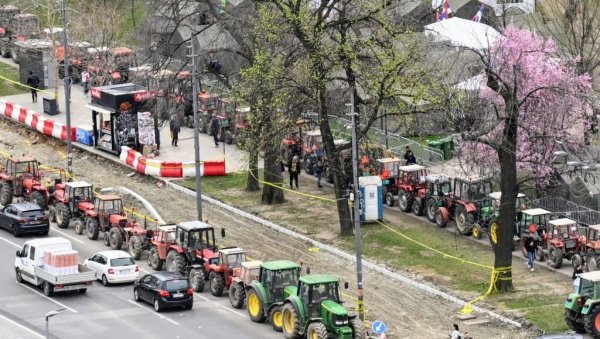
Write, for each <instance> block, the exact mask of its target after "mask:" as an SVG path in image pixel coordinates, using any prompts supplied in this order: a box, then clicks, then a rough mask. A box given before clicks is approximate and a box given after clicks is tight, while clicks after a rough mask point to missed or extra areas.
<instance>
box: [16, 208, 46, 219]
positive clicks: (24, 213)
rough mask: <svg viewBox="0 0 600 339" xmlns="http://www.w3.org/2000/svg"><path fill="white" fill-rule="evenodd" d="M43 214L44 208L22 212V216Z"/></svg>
mask: <svg viewBox="0 0 600 339" xmlns="http://www.w3.org/2000/svg"><path fill="white" fill-rule="evenodd" d="M43 215H44V212H43V211H42V210H32V211H23V212H22V213H21V216H22V217H23V218H35V217H41V216H43Z"/></svg>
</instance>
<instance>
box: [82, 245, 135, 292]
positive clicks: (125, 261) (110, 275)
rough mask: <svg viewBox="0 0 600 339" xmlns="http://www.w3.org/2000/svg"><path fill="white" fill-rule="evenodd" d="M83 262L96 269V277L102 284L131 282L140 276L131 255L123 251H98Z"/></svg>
mask: <svg viewBox="0 0 600 339" xmlns="http://www.w3.org/2000/svg"><path fill="white" fill-rule="evenodd" d="M83 264H84V265H85V266H87V267H89V268H91V269H93V270H95V271H96V277H97V278H98V279H99V280H101V281H102V285H104V286H108V285H109V284H114V283H127V282H133V281H136V280H137V279H138V278H139V277H140V268H139V267H138V266H137V265H136V264H135V261H133V258H132V257H131V255H129V253H127V252H124V251H102V252H98V253H96V254H94V255H93V256H92V257H91V258H89V259H86V260H85V262H84V263H83Z"/></svg>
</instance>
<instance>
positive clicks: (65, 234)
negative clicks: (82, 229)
mask: <svg viewBox="0 0 600 339" xmlns="http://www.w3.org/2000/svg"><path fill="white" fill-rule="evenodd" d="M50 229H51V230H53V231H54V232H58V233H60V234H62V235H64V236H65V237H69V238H71V239H73V240H75V241H77V242H78V243H80V244H85V241H81V240H79V239H77V238H75V237H74V236H71V235H68V234H67V233H65V232H62V231H59V230H57V229H56V228H54V227H51V228H50Z"/></svg>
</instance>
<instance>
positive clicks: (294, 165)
mask: <svg viewBox="0 0 600 339" xmlns="http://www.w3.org/2000/svg"><path fill="white" fill-rule="evenodd" d="M289 171H290V188H294V181H296V188H298V174H300V162H299V161H298V156H297V155H294V157H293V158H292V162H291V163H290V167H289Z"/></svg>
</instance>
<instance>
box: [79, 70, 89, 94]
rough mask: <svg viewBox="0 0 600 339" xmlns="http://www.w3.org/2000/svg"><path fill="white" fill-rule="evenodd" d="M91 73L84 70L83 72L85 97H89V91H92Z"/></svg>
mask: <svg viewBox="0 0 600 339" xmlns="http://www.w3.org/2000/svg"><path fill="white" fill-rule="evenodd" d="M90 80H91V77H90V73H89V72H88V71H83V72H82V73H81V86H83V97H84V98H87V97H88V93H89V91H90V82H91V81H90Z"/></svg>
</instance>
